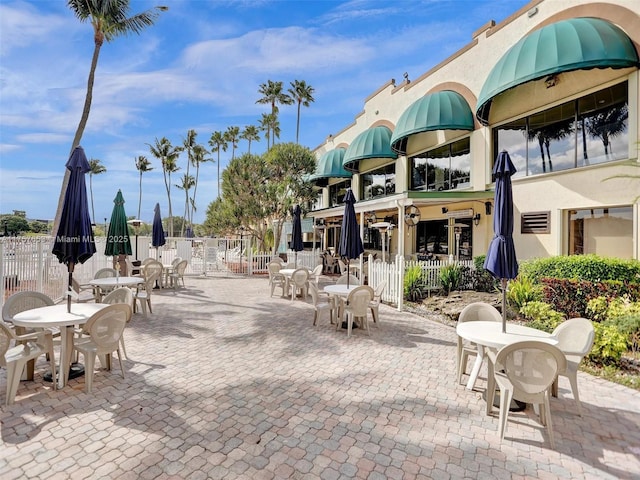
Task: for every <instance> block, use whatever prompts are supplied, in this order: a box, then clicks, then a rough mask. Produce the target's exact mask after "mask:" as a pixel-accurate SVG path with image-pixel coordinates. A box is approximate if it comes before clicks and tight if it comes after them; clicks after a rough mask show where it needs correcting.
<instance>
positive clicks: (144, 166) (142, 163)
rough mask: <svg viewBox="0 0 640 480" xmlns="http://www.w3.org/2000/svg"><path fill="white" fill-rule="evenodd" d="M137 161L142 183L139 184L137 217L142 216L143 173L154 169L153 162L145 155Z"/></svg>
mask: <svg viewBox="0 0 640 480" xmlns="http://www.w3.org/2000/svg"><path fill="white" fill-rule="evenodd" d="M135 161H136V170H138V172H140V185H139V189H138V191H139V194H138V216H137V217H136V218H138V219H139V218H140V210H141V208H142V174H143V173H146V172H150V171H151V170H153V167H152V166H151V162H150V161H149V160H148V159H147V157H145V156H144V155H139V156H138V158H136V159H135Z"/></svg>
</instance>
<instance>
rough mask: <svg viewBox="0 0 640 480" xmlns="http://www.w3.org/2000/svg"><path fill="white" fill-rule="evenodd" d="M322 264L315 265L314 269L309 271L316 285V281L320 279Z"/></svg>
mask: <svg viewBox="0 0 640 480" xmlns="http://www.w3.org/2000/svg"><path fill="white" fill-rule="evenodd" d="M322 268H323V266H322V264H320V265H316V268H314V269H313V270H312V271H311V274H310V275H311V276H312V277H313V278H314V280H315V282H316V283H318V280H319V279H320V277H321V276H322Z"/></svg>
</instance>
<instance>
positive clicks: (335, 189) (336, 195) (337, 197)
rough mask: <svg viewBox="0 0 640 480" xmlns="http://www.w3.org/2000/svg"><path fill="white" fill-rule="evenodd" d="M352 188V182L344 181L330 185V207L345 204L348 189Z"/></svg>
mask: <svg viewBox="0 0 640 480" xmlns="http://www.w3.org/2000/svg"><path fill="white" fill-rule="evenodd" d="M350 187H351V180H344V181H342V182H338V183H334V184H333V185H329V207H336V206H338V205H342V204H343V203H344V196H345V195H346V194H347V189H348V188H350Z"/></svg>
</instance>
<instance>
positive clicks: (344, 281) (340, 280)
mask: <svg viewBox="0 0 640 480" xmlns="http://www.w3.org/2000/svg"><path fill="white" fill-rule="evenodd" d="M347 279H349V285H360V280H358V277H356V276H355V275H351V274H350V273H345V274H344V275H341V276H340V277H339V278H338V280H336V285H346V284H347Z"/></svg>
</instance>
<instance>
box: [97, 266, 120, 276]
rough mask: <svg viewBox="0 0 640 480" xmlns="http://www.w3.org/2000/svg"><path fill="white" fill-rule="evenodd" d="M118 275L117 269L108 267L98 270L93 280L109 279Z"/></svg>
mask: <svg viewBox="0 0 640 480" xmlns="http://www.w3.org/2000/svg"><path fill="white" fill-rule="evenodd" d="M117 274H118V272H117V271H116V269H115V268H110V267H106V268H101V269H100V270H98V271H97V272H96V274H95V275H94V276H93V278H109V277H115V276H116V275H117Z"/></svg>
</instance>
